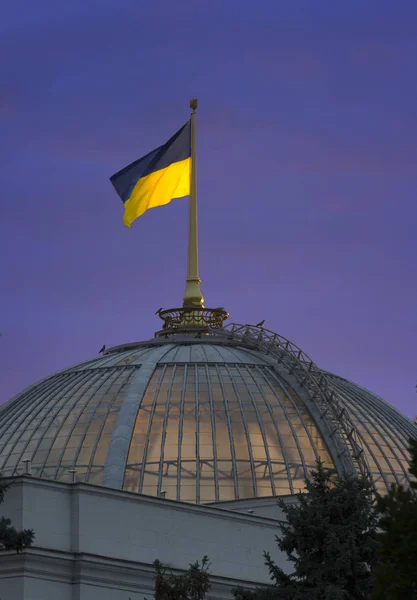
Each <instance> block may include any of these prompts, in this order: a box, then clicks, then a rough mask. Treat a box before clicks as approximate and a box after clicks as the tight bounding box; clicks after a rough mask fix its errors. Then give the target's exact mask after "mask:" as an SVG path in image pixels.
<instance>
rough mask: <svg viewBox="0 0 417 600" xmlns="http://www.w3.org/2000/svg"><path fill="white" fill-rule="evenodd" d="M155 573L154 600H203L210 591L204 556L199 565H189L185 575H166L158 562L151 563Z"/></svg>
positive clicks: (206, 560)
mask: <svg viewBox="0 0 417 600" xmlns="http://www.w3.org/2000/svg"><path fill="white" fill-rule="evenodd" d="M153 566H154V568H155V571H156V578H155V600H204V598H205V596H206V594H207V592H208V591H209V590H210V587H211V586H210V583H209V568H210V563H209V560H208V558H207V556H204V558H203V560H202V561H201V564H200V563H199V562H198V561H197V562H195V563H193V564H190V566H189V569H188V571H187V572H186V573H183V574H181V575H174V574H173V573H167V572H166V570H165V569H164V566H163V565H162V563H161V562H160V561H159V560H156V561H155V562H154V563H153Z"/></svg>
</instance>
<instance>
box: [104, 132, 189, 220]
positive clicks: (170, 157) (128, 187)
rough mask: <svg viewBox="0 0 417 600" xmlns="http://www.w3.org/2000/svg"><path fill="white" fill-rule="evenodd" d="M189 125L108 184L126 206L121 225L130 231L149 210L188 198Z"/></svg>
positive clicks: (118, 174) (115, 176)
mask: <svg viewBox="0 0 417 600" xmlns="http://www.w3.org/2000/svg"><path fill="white" fill-rule="evenodd" d="M190 175H191V122H190V121H188V122H187V123H186V124H185V125H184V126H183V127H181V129H180V130H179V131H177V133H176V134H175V135H173V136H172V138H171V139H170V140H168V141H167V143H166V144H164V145H163V146H159V148H157V149H156V150H153V152H149V154H147V155H146V156H144V157H142V158H139V160H136V161H135V162H134V163H132V164H131V165H128V166H127V167H125V168H124V169H122V170H121V171H119V172H118V173H116V174H115V175H113V176H112V177H110V181H111V182H112V184H113V186H114V187H115V189H116V192H117V193H118V194H119V196H120V198H121V199H122V202H123V204H124V206H125V214H124V217H123V223H124V224H125V225H126V226H127V227H131V226H132V223H133V221H134V220H135V219H137V218H138V217H140V216H141V215H143V213H144V212H145V211H147V210H148V209H149V208H154V207H155V206H162V205H164V204H168V202H171V200H173V199H174V198H181V197H182V196H188V195H189V194H190Z"/></svg>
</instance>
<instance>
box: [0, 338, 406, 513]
mask: <svg viewBox="0 0 417 600" xmlns="http://www.w3.org/2000/svg"><path fill="white" fill-rule="evenodd" d="M328 377H329V379H330V380H331V383H332V385H333V386H334V389H335V390H337V393H338V397H339V401H340V402H342V404H343V406H344V408H345V410H346V411H348V413H349V415H350V418H351V421H352V422H353V423H354V426H355V428H356V431H357V435H358V440H359V443H360V446H361V448H362V450H363V452H364V454H365V456H366V460H367V464H368V467H369V471H370V472H371V473H372V476H373V479H374V481H375V485H376V486H377V488H379V489H387V487H388V486H389V485H390V483H391V482H394V481H395V482H397V483H403V482H405V481H407V480H408V477H409V476H408V453H407V445H408V438H409V437H412V436H414V437H417V436H416V428H415V426H414V425H413V423H412V422H411V421H410V420H409V419H407V418H406V417H404V416H403V415H401V414H400V413H398V411H396V410H395V409H394V408H393V407H391V406H390V405H388V404H387V403H386V402H384V401H383V400H382V399H380V398H378V397H377V396H375V395H374V394H372V393H370V392H368V391H367V390H364V389H363V388H361V387H359V386H357V385H355V384H353V383H351V382H348V381H346V380H345V379H342V378H340V377H337V376H334V375H329V376H328ZM318 458H320V459H321V460H323V461H324V463H325V465H326V466H333V467H335V468H336V469H337V470H338V471H339V472H340V471H341V470H342V468H341V463H340V452H339V451H338V448H337V446H336V445H335V443H334V439H333V437H332V430H331V424H329V423H326V418H324V417H323V414H320V407H319V406H318V404H317V401H316V399H315V397H314V395H312V394H311V392H309V391H308V389H307V388H306V387H305V386H304V387H303V385H302V384H301V383H300V381H299V380H297V379H296V378H295V377H294V375H293V374H291V373H290V372H289V371H288V369H287V368H286V367H285V366H284V365H283V364H282V363H279V362H278V361H276V360H274V359H273V358H271V357H270V356H267V355H266V354H264V353H262V352H260V351H256V350H253V349H251V348H249V347H245V344H244V343H242V342H237V341H234V342H233V341H230V340H229V341H228V342H226V341H225V340H224V339H221V338H216V337H212V338H209V339H203V340H193V341H190V339H189V338H188V339H185V340H181V339H180V338H178V339H177V340H175V341H174V342H172V341H169V340H161V339H159V340H151V341H149V342H145V343H142V344H140V343H138V344H132V345H131V346H130V347H126V346H125V347H119V348H114V349H111V350H109V351H107V353H106V354H105V355H104V356H102V357H100V358H98V359H95V360H92V361H89V362H87V363H83V364H81V365H78V366H75V367H72V368H69V369H66V370H65V371H62V372H60V373H57V374H55V375H53V376H51V377H48V378H46V379H44V380H42V381H40V382H39V383H37V384H35V385H33V386H32V387H30V388H29V389H27V390H26V391H25V392H23V393H22V394H20V395H18V396H16V397H15V398H13V399H12V400H10V401H9V402H8V403H7V404H5V405H4V406H3V407H1V409H0V470H1V471H2V472H3V474H4V475H14V474H17V473H20V472H23V471H24V468H25V465H24V463H23V461H25V460H29V461H30V463H31V472H32V474H33V475H35V476H40V477H46V478H51V479H57V480H63V481H71V478H72V477H75V479H76V480H81V481H86V482H89V483H92V484H97V485H106V486H110V487H113V488H119V489H125V490H129V491H132V492H139V493H144V494H150V495H160V496H164V497H166V498H169V499H173V500H181V501H186V502H194V503H208V502H218V501H223V500H235V499H243V498H253V497H260V496H274V495H276V496H280V495H285V494H292V493H296V492H298V491H299V489H302V488H303V485H304V478H305V477H306V476H307V475H308V472H309V470H310V469H311V468H314V467H315V463H316V460H317V459H318ZM71 471H72V472H71ZM74 471H75V473H74Z"/></svg>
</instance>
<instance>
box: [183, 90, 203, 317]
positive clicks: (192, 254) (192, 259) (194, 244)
mask: <svg viewBox="0 0 417 600" xmlns="http://www.w3.org/2000/svg"><path fill="white" fill-rule="evenodd" d="M197 106H198V100H197V98H192V100H190V108H191V110H192V112H191V174H190V177H191V181H190V208H189V220H188V269H187V280H186V285H185V292H184V304H183V306H184V307H190V308H192V307H198V308H201V307H203V303H204V298H203V295H202V293H201V290H200V283H201V279H200V277H199V275H198V218H197V165H196V141H195V140H196V135H195V133H196V132H195V129H196V127H195V117H196V112H195V111H196V108H197Z"/></svg>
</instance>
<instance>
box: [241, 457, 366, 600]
mask: <svg viewBox="0 0 417 600" xmlns="http://www.w3.org/2000/svg"><path fill="white" fill-rule="evenodd" d="M305 487H306V489H307V492H308V493H302V492H300V493H299V494H298V495H297V496H298V504H294V505H286V504H285V503H284V502H283V501H282V500H279V501H278V504H279V506H280V507H281V509H282V511H283V513H284V515H285V517H286V521H285V522H282V523H281V524H280V529H281V534H280V535H278V536H276V540H277V543H278V547H279V548H280V550H281V551H283V552H285V553H286V554H287V557H288V560H289V561H290V562H292V563H293V565H294V572H293V573H292V574H290V575H287V574H285V573H284V571H283V570H282V569H281V568H280V567H278V566H277V565H276V564H275V563H274V561H273V560H272V558H271V557H270V555H269V554H268V553H265V554H264V556H265V562H266V565H267V567H268V569H269V573H270V576H271V581H272V586H271V587H269V588H265V589H259V590H257V591H256V592H248V591H245V590H243V589H241V588H240V589H238V590H235V598H236V600H278V599H280V600H281V599H286V600H365V599H369V598H370V597H371V567H372V563H373V561H374V556H375V550H376V525H377V517H376V511H375V508H374V507H373V496H372V485H371V483H370V481H369V479H367V478H365V477H356V476H352V477H348V478H346V479H341V478H339V477H338V476H336V475H335V472H334V471H330V470H329V469H326V468H324V466H323V463H322V462H320V461H319V462H318V463H317V469H316V470H315V471H312V473H311V479H309V480H306V485H305Z"/></svg>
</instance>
